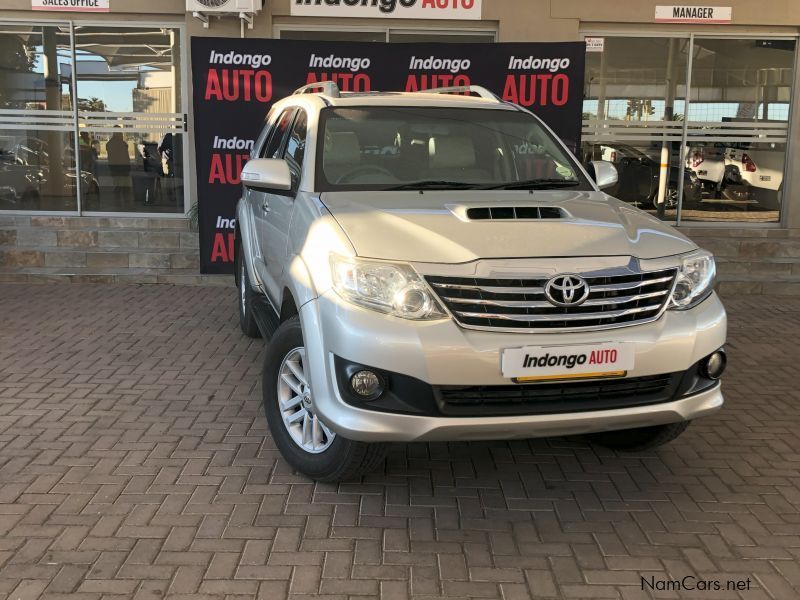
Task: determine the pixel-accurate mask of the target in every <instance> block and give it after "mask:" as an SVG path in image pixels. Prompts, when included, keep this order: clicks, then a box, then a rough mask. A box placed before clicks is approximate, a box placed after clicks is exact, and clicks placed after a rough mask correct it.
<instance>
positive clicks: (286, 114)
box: [261, 108, 294, 158]
mask: <svg viewBox="0 0 800 600" xmlns="http://www.w3.org/2000/svg"><path fill="white" fill-rule="evenodd" d="M293 114H294V109H293V108H287V109H286V110H284V111H283V112H282V113H281V116H280V117H278V122H277V123H276V124H275V126H274V127H273V128H272V132H271V133H270V134H269V139H268V140H267V143H266V144H264V148H263V149H262V151H261V158H278V153H279V152H280V149H281V142H283V138H284V136H285V135H286V130H287V129H289V124H290V123H291V122H292V115H293Z"/></svg>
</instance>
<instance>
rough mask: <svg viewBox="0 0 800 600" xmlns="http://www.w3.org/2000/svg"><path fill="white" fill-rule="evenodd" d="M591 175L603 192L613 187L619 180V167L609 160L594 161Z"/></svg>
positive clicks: (590, 167) (590, 171)
mask: <svg viewBox="0 0 800 600" xmlns="http://www.w3.org/2000/svg"><path fill="white" fill-rule="evenodd" d="M589 174H590V175H592V176H593V177H594V181H595V183H596V184H597V187H599V188H600V189H601V190H604V189H606V188H609V187H611V186H612V185H614V184H616V183H617V181H618V180H619V175H618V174H617V167H615V166H614V163H610V162H608V161H607V160H593V161H592V162H591V163H590V165H589Z"/></svg>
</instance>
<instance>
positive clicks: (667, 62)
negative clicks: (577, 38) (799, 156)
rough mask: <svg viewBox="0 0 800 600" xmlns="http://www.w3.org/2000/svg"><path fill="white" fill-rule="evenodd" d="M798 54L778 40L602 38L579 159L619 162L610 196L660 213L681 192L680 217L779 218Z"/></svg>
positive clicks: (588, 84) (671, 216)
mask: <svg viewBox="0 0 800 600" xmlns="http://www.w3.org/2000/svg"><path fill="white" fill-rule="evenodd" d="M690 52H691V71H692V77H691V82H690V85H689V86H688V88H687V85H686V78H687V74H688V70H689V69H688V67H689V64H688V61H689V53H690ZM794 55H795V42H794V41H793V40H781V39H775V38H769V39H756V38H745V39H733V38H720V37H715V38H709V37H705V38H704V37H702V36H696V37H694V38H693V39H690V38H689V37H675V38H639V37H606V38H605V43H604V51H603V52H589V53H587V54H586V77H585V80H584V105H583V119H584V127H583V133H584V137H583V158H584V160H585V161H589V160H609V161H611V162H613V163H615V165H616V166H617V170H618V171H619V183H618V184H617V186H615V187H614V188H612V189H611V190H610V193H611V194H612V195H615V196H617V197H618V198H620V199H621V200H624V201H626V202H631V203H632V204H635V205H637V206H639V207H640V208H644V209H645V210H649V211H651V212H653V213H654V214H657V215H659V216H660V217H661V218H663V219H667V220H675V219H676V218H677V216H678V212H679V211H678V201H679V199H681V206H680V220H681V222H684V221H698V220H699V221H738V222H777V221H779V220H780V216H781V215H780V210H781V204H782V195H783V173H784V168H785V164H784V160H785V156H786V151H787V131H788V125H789V123H788V119H789V104H790V100H791V94H792V81H793V77H794V71H793V69H794ZM687 97H688V101H687ZM684 128H685V129H686V136H687V144H686V146H682V144H681V140H682V136H683V130H684ZM661 164H668V165H669V167H668V169H667V173H666V175H664V174H663V172H662V171H661V169H660V165H661ZM661 198H663V203H659V199H661ZM659 209H660V210H659Z"/></svg>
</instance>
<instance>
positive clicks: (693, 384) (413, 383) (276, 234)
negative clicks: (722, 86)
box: [236, 83, 726, 481]
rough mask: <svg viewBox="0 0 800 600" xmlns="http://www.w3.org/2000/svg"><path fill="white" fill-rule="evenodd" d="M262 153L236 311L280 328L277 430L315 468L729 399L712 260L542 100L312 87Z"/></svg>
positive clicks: (684, 419)
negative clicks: (540, 111) (581, 149)
mask: <svg viewBox="0 0 800 600" xmlns="http://www.w3.org/2000/svg"><path fill="white" fill-rule="evenodd" d="M476 95H477V96H476ZM253 156H254V157H255V158H253V159H252V160H250V161H249V162H248V163H247V165H246V166H245V167H244V170H243V172H242V182H243V187H244V192H243V196H242V199H241V200H240V201H239V203H238V206H237V221H236V246H237V251H236V274H237V277H236V279H237V285H238V289H239V317H240V323H241V327H242V330H243V331H244V332H245V333H246V334H247V335H249V336H252V337H256V336H259V335H262V336H263V337H265V338H266V339H269V343H268V345H267V349H266V363H265V365H264V372H263V400H264V409H265V411H266V415H267V419H268V421H269V427H270V430H271V432H272V435H273V438H274V440H275V443H276V444H277V446H278V448H279V449H280V451H281V453H282V454H283V456H284V457H285V458H286V460H287V461H288V462H289V463H290V464H291V465H292V466H293V467H295V468H296V469H297V470H299V471H301V472H303V473H305V474H307V475H308V476H310V477H312V478H314V479H318V480H323V481H333V480H342V479H348V478H351V477H354V476H356V475H358V474H359V473H362V472H364V471H366V470H368V469H371V468H373V467H375V466H376V465H378V464H379V463H380V462H381V461H382V460H383V457H384V454H385V451H386V447H387V443H388V442H392V441H399V442H411V441H431V440H441V441H449V440H480V439H511V438H530V437H541V436H554V435H573V434H588V435H589V437H590V439H592V440H593V441H595V442H597V443H599V444H604V445H606V446H609V447H612V448H617V449H642V448H647V447H653V446H656V445H659V444H663V443H665V442H668V441H670V440H672V439H674V438H675V437H676V436H678V435H679V434H680V433H681V432H682V431H683V430H684V429H685V428H686V426H687V425H688V423H689V421H691V420H692V419H694V418H696V417H700V416H703V415H707V414H710V413H713V412H714V411H716V410H718V409H719V408H720V407H721V406H722V394H721V392H720V382H719V378H720V375H721V374H722V371H723V370H724V368H725V354H724V351H723V344H724V343H725V335H726V316H725V310H724V308H723V306H722V304H721V303H720V301H719V299H718V298H717V296H716V294H715V293H714V291H713V284H714V277H715V267H714V259H713V257H712V256H711V254H709V253H708V252H705V251H703V250H700V249H698V248H697V246H696V245H695V244H694V243H692V242H691V241H690V240H689V239H687V238H686V237H684V236H683V235H681V234H680V233H678V232H677V231H675V230H674V229H673V228H671V227H669V226H666V225H664V224H662V223H661V222H660V221H658V220H657V219H655V218H653V217H651V216H649V215H648V214H646V213H644V212H642V211H640V210H638V209H636V208H633V207H632V206H630V205H628V204H626V203H624V202H620V201H618V200H616V199H615V198H612V197H610V196H608V195H606V194H604V193H603V192H602V191H600V189H601V188H604V187H607V186H609V185H613V184H614V182H615V181H616V171H615V170H614V167H613V165H610V164H609V163H605V162H601V161H598V162H594V163H591V165H590V166H589V168H588V169H584V168H583V167H582V166H581V165H580V164H579V163H578V162H577V161H576V160H575V158H574V157H573V155H572V154H571V153H570V152H569V151H568V149H567V148H566V147H565V146H564V144H563V143H561V142H560V141H559V140H558V138H557V137H556V136H555V135H554V134H553V132H552V131H551V130H550V129H549V128H548V127H547V126H546V125H545V124H544V123H542V121H541V120H540V119H538V118H537V117H536V116H535V115H533V114H532V113H530V112H529V111H527V110H525V109H523V108H520V107H519V106H516V105H513V104H509V103H507V102H503V101H501V100H499V99H497V98H496V97H495V96H494V95H492V94H491V93H490V92H488V91H487V90H485V89H483V88H479V87H476V86H472V87H470V88H444V89H438V90H429V91H427V92H425V93H377V92H373V93H349V94H348V93H340V92H339V90H338V89H337V88H336V87H335V85H333V84H331V83H325V84H315V85H312V86H306V87H304V88H300V89H299V90H298V91H297V92H295V94H294V95H292V96H290V97H288V98H285V99H283V100H281V101H280V102H278V103H276V104H275V105H274V106H273V108H272V110H271V111H270V113H269V115H268V117H267V121H266V126H265V127H264V130H263V132H262V133H261V135H260V136H259V139H258V141H257V142H256V144H255V149H254V154H253Z"/></svg>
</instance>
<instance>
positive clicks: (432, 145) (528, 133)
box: [316, 106, 592, 191]
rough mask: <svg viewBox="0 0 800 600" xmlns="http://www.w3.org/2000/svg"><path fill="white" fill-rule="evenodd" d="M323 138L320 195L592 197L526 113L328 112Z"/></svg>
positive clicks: (390, 109) (443, 110)
mask: <svg viewBox="0 0 800 600" xmlns="http://www.w3.org/2000/svg"><path fill="white" fill-rule="evenodd" d="M319 132H320V135H319V141H318V147H317V164H316V173H317V175H316V177H317V181H316V188H317V190H319V191H336V190H402V189H408V190H410V189H419V190H424V189H504V188H505V189H557V188H573V189H578V190H591V189H592V187H591V185H590V184H589V182H588V181H587V180H586V178H585V177H584V176H583V175H581V174H580V173H579V172H578V170H577V169H576V167H575V161H574V159H573V158H572V157H570V156H569V155H568V153H567V151H566V150H563V149H562V148H561V146H560V145H559V144H557V143H556V142H555V140H554V139H553V138H552V137H551V136H550V135H549V134H548V132H547V131H545V129H544V128H543V127H542V126H541V124H540V123H539V121H538V120H537V119H536V118H535V117H533V116H531V115H530V114H528V113H525V112H522V111H517V110H495V109H482V108H424V107H397V106H377V107H357V108H327V109H324V110H323V111H322V112H321V113H320V124H319Z"/></svg>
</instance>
